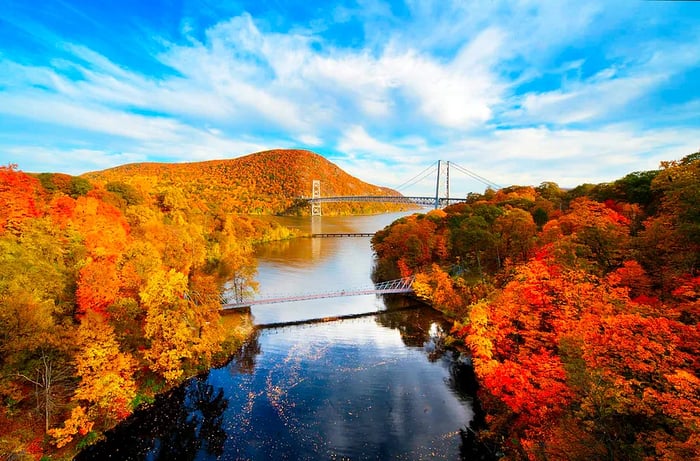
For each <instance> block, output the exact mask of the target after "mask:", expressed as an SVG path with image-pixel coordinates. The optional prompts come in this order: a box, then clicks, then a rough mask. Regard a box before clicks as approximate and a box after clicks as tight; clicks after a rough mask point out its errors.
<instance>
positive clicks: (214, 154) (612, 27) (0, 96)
mask: <svg viewBox="0 0 700 461" xmlns="http://www.w3.org/2000/svg"><path fill="white" fill-rule="evenodd" d="M272 148H306V149H310V150H313V151H315V152H318V153H320V154H322V155H324V156H325V157H326V158H328V159H329V160H331V161H333V162H334V163H336V164H338V165H339V166H340V167H341V168H344V169H346V170H347V171H348V172H350V173H351V174H353V175H355V176H358V177H359V178H361V179H363V180H366V181H369V182H372V183H376V184H381V185H386V186H397V185H399V184H401V183H403V182H404V181H406V180H408V179H410V178H411V177H413V176H414V175H416V174H418V173H419V172H420V171H422V170H423V169H424V168H426V167H427V166H428V165H430V164H431V163H433V162H434V161H436V160H438V159H442V160H450V161H452V162H455V163H457V164H459V165H461V166H462V167H464V168H467V169H469V170H471V171H474V172H476V173H478V174H480V175H482V176H484V177H486V178H488V179H490V180H491V181H493V182H495V183H497V184H501V185H510V184H523V185H524V184H532V185H538V184H540V183H541V182H542V181H555V182H557V183H559V184H560V185H561V186H563V187H571V186H575V185H578V184H581V183H584V182H594V183H597V182H604V181H611V180H614V179H617V178H619V177H621V176H623V175H625V174H627V173H629V172H631V171H638V170H647V169H654V168H657V167H658V166H659V162H660V161H662V160H673V159H679V158H681V157H683V156H684V155H687V154H690V153H693V152H696V151H698V150H699V149H700V2H674V1H615V2H610V1H609V0H603V1H598V0H587V1H585V2H581V1H578V0H577V1H564V0H558V1H541V2H540V1H527V0H506V1H498V0H474V1H455V2H452V1H449V0H442V1H407V2H385V1H374V0H367V1H365V0H359V1H328V2H317V3H316V2H312V1H306V2H285V1H282V0H278V1H262V0H261V1H250V2H247V1H243V2H235V1H214V0H200V1H194V0H192V1H190V0H149V1H143V0H121V1H119V2H116V1H113V2H97V1H92V0H91V1H85V2H82V1H60V0H42V1H37V2H28V1H25V0H18V1H16V0H5V1H4V2H3V7H2V10H0V163H1V164H7V163H17V164H19V167H20V169H22V170H25V171H33V172H40V171H60V172H66V173H71V174H80V173H84V172H86V171H93V170H98V169H103V168H107V167H111V166H115V165H119V164H123V163H131V162H141V161H163V162H184V161H200V160H209V159H221V158H233V157H239V156H242V155H245V154H248V153H251V152H256V151H260V150H265V149H272ZM451 187H452V191H453V192H452V195H456V194H459V193H463V192H468V191H483V189H484V185H483V184H481V183H478V182H474V181H472V180H469V179H468V178H467V177H466V176H463V177H460V175H459V174H458V173H456V172H455V173H454V174H453V175H452V178H451ZM431 188H432V189H433V191H434V185H431V184H430V183H429V181H428V182H424V183H421V184H418V185H416V186H415V187H414V188H413V189H412V190H407V191H405V192H406V193H415V194H418V193H428V192H430V190H431Z"/></svg>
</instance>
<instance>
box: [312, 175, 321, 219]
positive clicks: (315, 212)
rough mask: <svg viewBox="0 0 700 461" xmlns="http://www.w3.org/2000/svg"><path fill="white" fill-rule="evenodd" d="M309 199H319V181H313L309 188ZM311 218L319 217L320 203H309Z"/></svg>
mask: <svg viewBox="0 0 700 461" xmlns="http://www.w3.org/2000/svg"><path fill="white" fill-rule="evenodd" d="M311 198H312V199H317V198H321V181H320V180H318V179H314V180H313V183H312V187H311ZM311 216H321V203H320V202H311Z"/></svg>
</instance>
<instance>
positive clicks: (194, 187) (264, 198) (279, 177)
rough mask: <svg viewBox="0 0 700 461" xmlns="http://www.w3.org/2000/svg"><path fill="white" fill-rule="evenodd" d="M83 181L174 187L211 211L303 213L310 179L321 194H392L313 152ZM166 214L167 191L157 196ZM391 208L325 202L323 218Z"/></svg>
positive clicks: (124, 169) (139, 167)
mask: <svg viewBox="0 0 700 461" xmlns="http://www.w3.org/2000/svg"><path fill="white" fill-rule="evenodd" d="M86 177H88V178H89V179H91V180H93V181H96V182H101V183H108V182H112V181H121V182H124V183H127V184H132V185H134V186H137V185H139V184H142V183H143V182H144V180H146V182H150V183H151V187H153V188H154V189H156V190H160V191H162V192H164V191H165V190H166V189H167V188H168V187H170V186H172V185H176V186H177V189H178V190H179V191H181V192H180V193H181V194H183V196H184V197H186V198H187V200H188V201H190V202H192V200H193V198H195V197H196V198H197V199H198V200H199V205H198V207H200V208H201V209H203V210H205V209H207V208H208V207H209V208H210V209H215V210H216V211H217V212H219V213H222V214H226V213H252V214H279V213H292V214H297V213H302V214H308V213H309V211H310V207H308V206H306V207H303V208H299V204H298V203H297V200H298V199H299V198H301V197H310V196H311V188H312V181H313V180H314V179H318V180H320V181H321V193H322V195H324V196H334V195H398V193H397V192H395V191H392V190H391V189H387V188H383V187H378V186H373V185H371V184H368V183H365V182H363V181H360V180H359V179H357V178H354V177H352V176H350V175H349V174H347V173H345V172H344V171H343V170H341V169H340V168H338V167H337V166H336V165H334V164H332V163H331V162H329V161H328V160H326V159H325V158H323V157H321V156H320V155H318V154H315V153H313V152H309V151H305V150H292V149H277V150H269V151H264V152H258V153H255V154H250V155H246V156H243V157H238V158H235V159H230V160H212V161H208V162H197V163H178V164H169V163H136V164H130V165H124V166H120V167H116V168H112V169H109V170H104V171H100V172H95V173H90V174H88V175H86ZM161 204H162V206H163V207H164V210H166V211H168V210H169V208H170V205H169V203H168V197H167V193H164V195H163V196H162V197H161ZM393 209H397V207H396V206H387V205H383V204H370V205H367V204H335V205H333V204H328V205H324V214H327V215H328V214H336V213H344V214H345V213H349V212H351V211H352V210H355V211H370V210H375V212H376V211H386V210H393Z"/></svg>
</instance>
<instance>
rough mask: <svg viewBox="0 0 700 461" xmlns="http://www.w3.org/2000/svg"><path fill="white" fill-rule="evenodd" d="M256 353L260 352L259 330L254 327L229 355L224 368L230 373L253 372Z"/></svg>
mask: <svg viewBox="0 0 700 461" xmlns="http://www.w3.org/2000/svg"><path fill="white" fill-rule="evenodd" d="M258 354H260V330H259V329H257V328H256V329H255V330H254V331H253V333H251V334H250V336H249V337H248V339H247V340H246V341H245V342H244V343H243V345H241V347H240V348H239V349H238V350H237V351H236V353H235V354H233V355H232V356H231V360H230V361H229V362H228V364H226V369H227V370H229V372H230V373H231V375H237V374H248V375H250V374H253V372H254V371H255V358H256V357H257V356H258Z"/></svg>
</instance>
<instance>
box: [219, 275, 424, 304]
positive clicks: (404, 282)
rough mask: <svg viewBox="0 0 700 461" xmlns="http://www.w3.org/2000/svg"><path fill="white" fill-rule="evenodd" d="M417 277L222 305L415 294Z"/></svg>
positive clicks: (272, 296) (271, 296)
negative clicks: (352, 287)
mask: <svg viewBox="0 0 700 461" xmlns="http://www.w3.org/2000/svg"><path fill="white" fill-rule="evenodd" d="M414 279H415V277H406V278H402V279H396V280H389V281H387V282H381V283H375V284H374V285H372V286H368V287H360V288H354V289H348V290H344V289H341V290H331V291H324V292H318V293H301V294H291V295H270V296H265V297H261V298H256V299H249V300H245V299H244V300H240V301H234V302H226V300H224V301H225V302H224V303H223V304H222V305H221V308H222V309H224V310H231V309H240V308H244V307H250V306H255V305H258V304H278V303H288V302H293V301H306V300H310V299H324V298H340V297H343V296H360V295H372V294H376V295H388V294H402V293H403V294H407V293H413V281H414Z"/></svg>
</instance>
